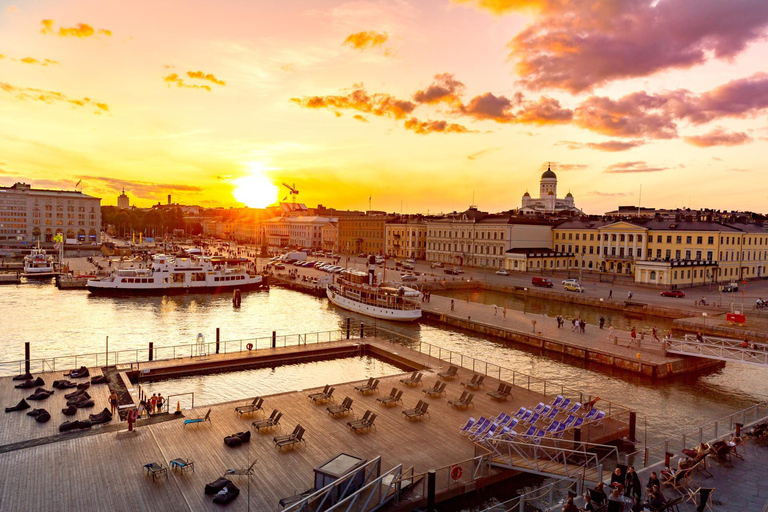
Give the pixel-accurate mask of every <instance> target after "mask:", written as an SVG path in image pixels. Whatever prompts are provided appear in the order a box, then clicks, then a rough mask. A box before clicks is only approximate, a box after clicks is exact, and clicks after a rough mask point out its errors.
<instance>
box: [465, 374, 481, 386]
mask: <svg viewBox="0 0 768 512" xmlns="http://www.w3.org/2000/svg"><path fill="white" fill-rule="evenodd" d="M479 376H480V375H479V374H477V373H476V374H474V375H473V376H472V378H471V379H470V380H465V381H464V382H462V383H461V385H462V386H465V387H466V386H474V385H475V384H476V383H477V378H478V377H479Z"/></svg>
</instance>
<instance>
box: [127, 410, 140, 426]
mask: <svg viewBox="0 0 768 512" xmlns="http://www.w3.org/2000/svg"><path fill="white" fill-rule="evenodd" d="M138 418H139V411H137V410H136V409H131V410H130V411H128V418H127V419H128V421H130V422H131V423H136V420H137V419H138Z"/></svg>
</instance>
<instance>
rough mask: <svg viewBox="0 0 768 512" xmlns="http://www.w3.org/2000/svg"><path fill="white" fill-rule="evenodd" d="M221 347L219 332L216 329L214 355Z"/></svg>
mask: <svg viewBox="0 0 768 512" xmlns="http://www.w3.org/2000/svg"><path fill="white" fill-rule="evenodd" d="M220 345H221V332H220V331H219V328H218V327H217V328H216V353H217V354H218V353H219V346H220Z"/></svg>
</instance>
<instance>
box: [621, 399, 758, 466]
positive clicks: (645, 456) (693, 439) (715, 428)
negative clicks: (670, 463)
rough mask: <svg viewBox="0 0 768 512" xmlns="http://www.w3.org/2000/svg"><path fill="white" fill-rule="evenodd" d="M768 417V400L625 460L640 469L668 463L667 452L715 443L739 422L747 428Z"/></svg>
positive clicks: (680, 451) (655, 445) (674, 452)
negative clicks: (665, 461)
mask: <svg viewBox="0 0 768 512" xmlns="http://www.w3.org/2000/svg"><path fill="white" fill-rule="evenodd" d="M766 420H768V402H760V403H758V404H755V405H752V406H750V407H747V408H746V409H742V410H741V411H737V412H734V413H732V414H729V415H728V416H724V417H722V418H720V419H718V420H715V421H713V422H711V423H707V424H705V425H701V426H699V427H697V428H695V429H692V430H689V431H686V432H683V433H682V434H679V435H676V436H675V437H672V438H670V439H667V440H665V441H661V442H659V443H655V444H652V445H647V446H644V447H643V448H642V449H640V450H637V451H634V452H632V453H628V454H626V455H625V463H626V464H627V465H634V466H635V467H636V468H650V467H652V466H657V465H659V464H661V463H663V462H664V460H665V455H666V454H667V453H673V454H681V453H682V451H683V450H684V449H686V448H693V447H695V446H696V445H698V444H699V443H713V442H715V441H718V440H720V439H724V438H726V437H729V436H730V435H731V434H732V433H733V432H734V431H735V430H736V424H737V423H739V424H740V425H742V426H743V427H744V428H747V427H749V426H752V425H755V424H757V423H761V422H763V421H766Z"/></svg>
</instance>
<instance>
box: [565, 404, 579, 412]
mask: <svg viewBox="0 0 768 512" xmlns="http://www.w3.org/2000/svg"><path fill="white" fill-rule="evenodd" d="M580 409H581V402H573V404H571V406H570V407H568V408H567V409H566V411H565V412H568V413H572V414H574V413H576V412H578V411H579V410H580Z"/></svg>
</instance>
